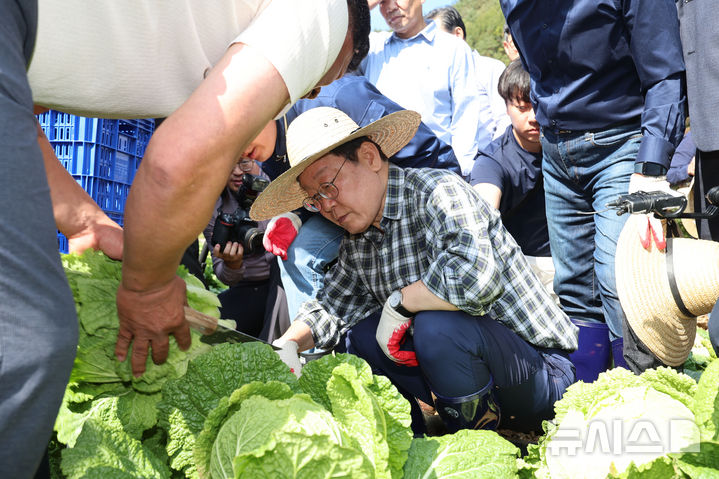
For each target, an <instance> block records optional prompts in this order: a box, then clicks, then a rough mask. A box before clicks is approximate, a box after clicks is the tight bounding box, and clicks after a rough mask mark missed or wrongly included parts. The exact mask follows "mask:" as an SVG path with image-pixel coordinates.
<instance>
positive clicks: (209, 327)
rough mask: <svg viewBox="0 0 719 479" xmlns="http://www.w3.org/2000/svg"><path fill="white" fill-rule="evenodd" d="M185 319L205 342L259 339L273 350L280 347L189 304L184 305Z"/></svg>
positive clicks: (217, 342)
mask: <svg viewBox="0 0 719 479" xmlns="http://www.w3.org/2000/svg"><path fill="white" fill-rule="evenodd" d="M185 319H186V320H187V322H188V323H189V325H190V328H192V329H194V330H195V331H197V332H198V333H201V334H202V338H201V339H200V341H202V342H203V343H205V344H220V343H249V342H252V341H259V342H261V343H264V344H268V345H270V346H271V347H272V349H274V350H275V351H279V350H280V348H278V347H277V346H273V345H271V344H270V343H268V342H267V341H263V340H261V339H259V338H256V337H254V336H250V335H249V334H245V333H242V332H240V331H236V330H234V329H230V328H228V327H227V326H223V325H222V324H220V323H218V322H217V318H213V317H212V316H210V315H207V314H204V313H201V312H199V311H197V310H195V309H192V308H191V307H189V306H185Z"/></svg>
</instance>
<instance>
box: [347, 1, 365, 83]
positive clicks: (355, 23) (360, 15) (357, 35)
mask: <svg viewBox="0 0 719 479" xmlns="http://www.w3.org/2000/svg"><path fill="white" fill-rule="evenodd" d="M347 12H348V13H349V24H350V27H351V28H352V48H354V55H352V60H350V64H349V66H348V67H347V71H350V72H353V71H355V70H357V68H358V67H359V65H360V63H362V60H364V57H366V56H367V52H369V32H370V28H371V27H370V16H369V5H368V4H367V0H347Z"/></svg>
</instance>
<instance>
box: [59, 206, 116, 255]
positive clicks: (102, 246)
mask: <svg viewBox="0 0 719 479" xmlns="http://www.w3.org/2000/svg"><path fill="white" fill-rule="evenodd" d="M67 243H68V251H69V252H70V253H82V252H83V251H85V250H87V249H90V248H92V249H95V250H100V251H102V252H103V253H105V254H106V255H107V256H109V257H110V258H112V259H122V245H123V240H122V227H121V226H120V225H118V224H117V223H115V222H114V221H112V220H111V219H110V218H108V217H107V215H105V214H103V215H102V217H101V218H100V219H98V221H96V222H93V223H91V224H90V225H89V226H88V227H86V228H85V229H83V230H80V231H77V232H75V233H74V234H72V235H69V236H68V238H67Z"/></svg>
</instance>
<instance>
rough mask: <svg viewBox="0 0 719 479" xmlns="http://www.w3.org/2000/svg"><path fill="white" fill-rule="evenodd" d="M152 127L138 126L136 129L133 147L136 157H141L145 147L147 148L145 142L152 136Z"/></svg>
mask: <svg viewBox="0 0 719 479" xmlns="http://www.w3.org/2000/svg"><path fill="white" fill-rule="evenodd" d="M152 132H153V129H152V128H149V129H148V128H142V127H141V128H138V129H137V143H136V147H135V156H137V157H138V158H142V157H143V155H144V154H145V149H146V148H147V144H148V143H149V142H150V137H151V136H152Z"/></svg>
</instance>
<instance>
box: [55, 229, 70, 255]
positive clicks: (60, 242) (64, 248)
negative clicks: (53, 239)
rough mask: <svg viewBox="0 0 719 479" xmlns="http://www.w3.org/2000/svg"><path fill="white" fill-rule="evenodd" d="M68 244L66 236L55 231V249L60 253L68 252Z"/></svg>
mask: <svg viewBox="0 0 719 479" xmlns="http://www.w3.org/2000/svg"><path fill="white" fill-rule="evenodd" d="M68 248H69V246H68V244H67V238H66V237H65V235H64V234H62V233H60V232H59V231H58V232H57V249H58V251H60V253H66V254H67V252H68Z"/></svg>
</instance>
